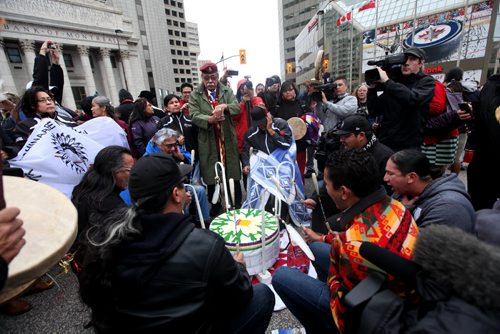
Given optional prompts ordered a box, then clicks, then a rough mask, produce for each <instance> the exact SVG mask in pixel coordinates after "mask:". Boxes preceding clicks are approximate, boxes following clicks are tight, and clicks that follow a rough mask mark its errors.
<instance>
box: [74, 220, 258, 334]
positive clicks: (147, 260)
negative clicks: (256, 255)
mask: <svg viewBox="0 0 500 334" xmlns="http://www.w3.org/2000/svg"><path fill="white" fill-rule="evenodd" d="M136 219H138V221H136V222H139V225H140V227H141V229H142V231H141V233H140V234H138V235H136V236H135V237H133V238H132V239H130V240H126V241H123V242H122V243H121V244H120V245H118V246H116V247H115V248H114V250H113V256H112V259H111V260H108V261H106V262H102V261H101V260H99V259H95V260H94V261H93V263H92V265H93V266H92V267H88V266H87V265H86V266H85V269H86V270H85V271H84V272H82V274H81V275H80V277H79V278H80V287H81V288H80V289H81V290H80V293H81V295H82V299H83V301H84V302H85V303H87V304H88V305H90V307H91V308H92V319H93V324H94V326H95V328H96V329H97V330H98V332H104V333H111V332H113V333H116V332H127V333H128V332H134V333H142V332H148V333H156V332H161V333H225V332H227V328H225V327H224V326H223V323H227V320H228V319H231V317H232V315H233V314H234V313H236V312H238V311H239V310H241V308H242V307H243V306H244V305H245V304H247V303H248V302H249V301H250V299H251V298H252V295H253V290H252V283H251V280H250V277H249V275H248V273H247V271H246V269H245V268H244V267H243V266H242V265H240V264H239V263H237V262H235V261H234V259H233V257H232V256H231V254H230V253H229V251H228V250H227V249H226V248H225V242H224V239H222V238H221V237H220V236H218V235H216V234H215V233H213V232H211V231H208V230H203V229H196V228H194V225H193V224H192V223H191V222H190V218H189V216H186V215H180V214H176V213H169V214H152V215H140V216H138V217H137V218H136ZM87 258H89V257H87ZM103 268H104V270H103Z"/></svg>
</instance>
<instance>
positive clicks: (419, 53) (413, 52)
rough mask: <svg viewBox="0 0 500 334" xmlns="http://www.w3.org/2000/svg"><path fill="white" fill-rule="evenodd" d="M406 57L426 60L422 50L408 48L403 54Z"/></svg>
mask: <svg viewBox="0 0 500 334" xmlns="http://www.w3.org/2000/svg"><path fill="white" fill-rule="evenodd" d="M403 53H404V54H405V55H412V56H415V57H417V58H420V59H422V60H425V56H426V54H425V51H424V50H422V49H421V48H413V47H412V48H408V49H406V50H404V52H403Z"/></svg>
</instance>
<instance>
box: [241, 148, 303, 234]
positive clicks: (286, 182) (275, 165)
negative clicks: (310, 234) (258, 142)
mask: <svg viewBox="0 0 500 334" xmlns="http://www.w3.org/2000/svg"><path fill="white" fill-rule="evenodd" d="M295 152H296V146H295V142H293V143H292V146H291V148H290V149H289V150H282V149H276V150H274V151H273V152H272V153H271V154H270V155H268V154H265V153H263V152H260V151H259V152H256V153H255V152H254V154H252V155H251V157H250V175H249V178H248V181H247V199H246V201H245V203H243V205H242V208H254V209H260V208H262V203H263V202H267V200H268V197H269V196H264V194H266V191H267V192H268V193H270V194H272V195H273V196H276V197H277V198H279V199H280V200H281V201H283V202H285V203H286V204H288V206H289V213H290V217H291V218H292V221H293V222H294V223H295V224H296V225H297V226H300V225H305V226H309V225H310V224H311V214H310V213H309V211H308V210H307V208H306V207H305V206H304V204H303V203H304V199H305V195H304V194H305V193H304V185H303V183H302V178H301V176H300V173H299V167H298V165H297V162H296V158H295V154H296V153H295ZM277 183H278V184H279V186H278V185H277Z"/></svg>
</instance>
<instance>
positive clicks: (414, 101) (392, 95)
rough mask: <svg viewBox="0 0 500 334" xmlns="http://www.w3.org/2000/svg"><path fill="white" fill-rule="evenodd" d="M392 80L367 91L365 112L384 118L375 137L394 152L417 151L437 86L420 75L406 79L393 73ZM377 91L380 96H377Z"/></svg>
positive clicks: (426, 76) (425, 75)
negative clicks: (408, 149)
mask: <svg viewBox="0 0 500 334" xmlns="http://www.w3.org/2000/svg"><path fill="white" fill-rule="evenodd" d="M392 78H394V79H389V80H388V81H387V82H385V83H384V84H380V85H378V86H377V87H376V88H373V89H372V88H371V89H369V90H368V110H370V113H373V114H374V115H382V116H383V120H382V123H381V124H380V127H379V128H378V130H377V136H378V138H379V140H380V141H381V142H382V143H383V144H385V145H387V146H389V147H390V148H391V149H393V150H394V151H399V150H403V149H406V148H420V145H422V141H423V128H424V125H425V122H426V120H427V118H428V114H429V103H430V101H431V100H432V97H433V96H434V89H435V86H436V83H435V81H434V78H433V77H431V76H430V75H427V74H425V73H423V72H419V73H417V74H411V75H409V76H406V77H405V76H403V75H402V74H401V73H396V74H395V75H394V76H392ZM377 90H382V91H383V94H381V95H380V96H378V95H377Z"/></svg>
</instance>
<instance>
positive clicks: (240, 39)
mask: <svg viewBox="0 0 500 334" xmlns="http://www.w3.org/2000/svg"><path fill="white" fill-rule="evenodd" d="M184 9H185V15H186V20H187V21H190V22H194V23H197V24H198V32H199V34H200V46H201V54H200V57H199V59H200V60H205V59H207V60H211V61H213V62H214V63H215V62H218V61H219V60H220V58H221V55H222V53H223V52H224V57H229V56H232V55H236V54H238V53H239V50H240V49H245V50H246V54H247V64H246V65H240V61H239V57H235V58H231V59H229V60H228V61H227V62H226V65H227V67H228V68H231V69H234V70H237V71H239V75H238V77H236V78H233V79H232V80H231V87H232V88H233V90H234V88H235V87H236V84H237V82H238V80H239V79H242V78H243V76H244V75H251V76H252V78H251V79H250V80H251V81H252V82H253V84H254V87H255V85H257V83H259V82H260V83H264V81H265V78H267V77H270V76H271V75H274V74H277V75H280V59H279V58H280V52H279V31H278V30H279V23H278V1H277V0H253V1H235V0H210V1H207V0H201V1H200V0H184ZM219 70H222V63H221V64H219Z"/></svg>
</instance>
